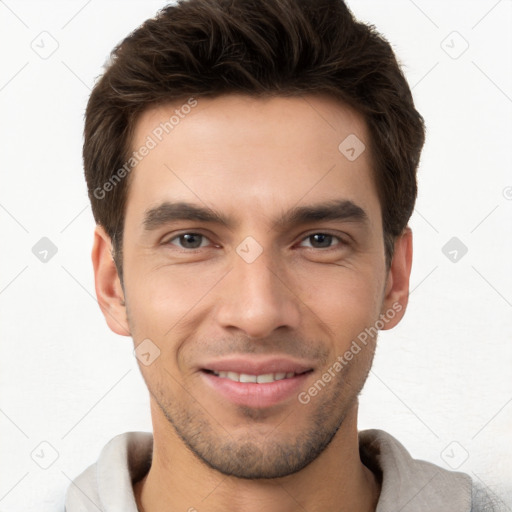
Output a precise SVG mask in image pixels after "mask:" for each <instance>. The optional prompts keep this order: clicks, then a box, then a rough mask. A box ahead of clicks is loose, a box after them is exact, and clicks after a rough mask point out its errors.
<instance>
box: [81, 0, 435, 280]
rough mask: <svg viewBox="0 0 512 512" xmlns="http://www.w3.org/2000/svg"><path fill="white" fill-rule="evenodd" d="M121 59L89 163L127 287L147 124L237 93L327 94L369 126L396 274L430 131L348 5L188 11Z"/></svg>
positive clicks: (199, 6) (394, 67) (208, 0)
mask: <svg viewBox="0 0 512 512" xmlns="http://www.w3.org/2000/svg"><path fill="white" fill-rule="evenodd" d="M111 57H112V62H111V64H110V65H109V67H108V68H107V70H106V71H105V73H104V74H103V76H102V77H101V78H100V79H99V81H98V82H97V83H96V85H95V86H94V89H93V91H92V94H91V96H90V98H89V102H88V105H87V110H86V116H85V130H84V139H85V140H84V147H83V158H84V167H85V177H86V180H87V186H88V191H89V198H90V200H91V205H92V211H93V214H94V218H95V220H96V222H97V223H98V224H100V225H101V226H103V227H104V229H105V231H106V232H107V233H108V235H109V236H110V237H111V239H112V242H113V249H114V258H115V260H116V264H117V268H118V270H119V271H120V276H121V278H122V273H121V271H122V256H120V255H122V234H123V225H124V216H125V206H126V196H127V190H128V184H129V180H128V179H118V180H116V181H115V182H114V183H112V179H114V178H116V176H115V173H116V172H118V171H119V170H120V169H122V168H123V166H126V162H127V160H128V159H129V153H130V146H131V143H132V135H133V131H134V127H135V124H136V122H137V120H138V117H139V116H140V114H141V112H142V111H144V110H146V109H148V108H149V107H153V106H156V105H159V104H164V103H169V102H174V101H176V100H179V99H183V98H186V97H190V96H193V97H195V98H199V97H201V96H203V97H216V96H219V95H223V94H228V93H239V94H240V93H241V94H248V95H251V96H261V97H263V96H272V95H274V96H298V95H304V94H317V93H319V94H327V95H330V96H332V97H334V98H336V99H339V100H340V101H342V102H344V103H345V104H348V105H349V106H351V107H352V108H354V109H355V110H356V111H358V112H359V113H360V114H361V115H362V116H363V117H364V119H365V121H366V123H367V126H368V129H369V134H370V141H369V145H370V149H371V153H372V156H373V164H374V173H375V180H376V184H377V190H378V193H379V199H380V204H381V210H382V218H383V231H384V242H385V252H386V261H387V263H388V265H389V263H390V261H391V258H392V255H393V248H394V241H395V239H396V237H397V236H399V235H400V234H401V233H402V232H403V230H404V228H405V227H406V225H407V222H408V221H409V218H410V216H411V214H412V211H413V208H414V203H415V200H416V194H417V184H416V169H417V166H418V163H419V158H420V153H421V148H422V146H423V143H424V138H425V134H424V124H423V119H422V117H421V116H420V115H419V113H418V112H417V111H416V109H415V108H414V103H413V100H412V96H411V91H410V89H409V86H408V85H407V82H406V80H405V78H404V75H403V74H402V72H401V70H400V67H399V65H398V63H397V60H396V58H395V55H394V53H393V50H392V49H391V46H390V45H389V43H388V42H387V41H386V40H385V39H384V38H383V37H382V36H381V35H380V34H379V33H378V32H376V30H375V29H374V28H373V27H371V26H368V25H366V24H363V23H360V22H357V21H356V20H355V19H354V17H353V16H352V14H351V13H350V11H349V10H348V8H347V6H346V5H345V4H344V2H343V1H342V0H181V1H180V2H179V3H178V4H176V5H169V6H167V7H165V8H164V9H162V10H161V11H160V12H159V13H158V14H157V16H156V17H155V18H151V19H149V20H147V21H146V22H145V23H144V24H143V25H141V26H140V27H139V28H138V29H136V30H135V31H134V32H133V33H131V34H130V35H129V36H128V37H126V39H124V40H123V41H122V42H121V43H120V44H119V45H118V46H117V47H116V48H115V49H114V50H113V51H112V54H111ZM125 168H126V167H125ZM124 174H125V173H123V175H124ZM117 178H119V173H118V174H117ZM109 182H110V183H111V185H112V186H109V187H108V196H106V194H105V190H107V189H106V188H104V185H105V184H106V183H109ZM98 191H100V192H98Z"/></svg>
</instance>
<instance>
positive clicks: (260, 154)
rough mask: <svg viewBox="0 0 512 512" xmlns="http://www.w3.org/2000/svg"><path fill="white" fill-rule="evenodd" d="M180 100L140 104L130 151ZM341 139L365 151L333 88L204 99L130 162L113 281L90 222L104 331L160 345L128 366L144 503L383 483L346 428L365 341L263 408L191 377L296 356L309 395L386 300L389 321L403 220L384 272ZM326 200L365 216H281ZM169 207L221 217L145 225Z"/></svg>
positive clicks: (317, 492) (373, 490)
mask: <svg viewBox="0 0 512 512" xmlns="http://www.w3.org/2000/svg"><path fill="white" fill-rule="evenodd" d="M178 106H179V105H178ZM176 107H177V105H176V104H173V105H165V106H160V107H158V108H153V109H151V110H148V111H146V112H144V113H143V115H142V116H141V118H140V119H139V121H138V123H137V126H136V130H135V133H134V140H133V148H138V147H140V146H141V145H142V144H144V141H145V140H146V137H147V136H148V135H149V134H151V132H152V130H154V128H155V127H156V126H158V125H159V123H160V122H162V121H165V120H166V119H169V117H170V116H171V115H172V114H173V111H174V109H175V108H176ZM350 134H356V135H357V137H358V138H359V139H360V140H362V141H363V142H364V143H365V145H366V147H367V148H369V146H370V141H369V139H368V131H367V127H366V125H365V122H364V120H363V119H362V117H361V116H360V115H359V114H358V113H356V112H355V111H353V110H352V109H350V108H348V107H347V106H345V105H343V104H342V103H340V102H339V101H336V100H334V99H331V98H328V97H323V96H304V97H296V98H284V97H274V98H270V99H269V98H267V99H261V98H259V99H256V98H251V97H246V96H241V95H226V96H222V97H218V98H215V99H202V98H200V99H198V105H197V107H195V108H194V109H193V110H192V111H191V113H190V114H188V115H187V116H186V117H185V118H184V119H182V120H180V123H179V125H177V126H176V127H175V128H174V130H173V131H172V132H171V133H170V134H169V135H168V136H166V137H165V138H164V139H163V140H162V141H161V142H160V143H159V144H158V145H157V146H156V147H155V148H154V149H152V150H151V151H150V152H149V154H148V155H147V156H146V157H145V158H144V159H143V160H142V161H141V162H140V163H139V164H138V165H137V167H136V169H135V170H134V171H132V174H131V176H130V186H129V193H128V200H127V208H126V218H125V229H124V237H123V262H122V263H123V272H124V282H123V285H121V283H120V280H119V277H118V273H117V269H116V267H115V264H114V262H113V259H112V245H111V241H110V239H109V237H108V235H106V233H105V231H104V230H103V228H102V227H100V226H98V227H97V229H96V233H95V244H94V249H93V264H94V271H95V280H96V293H97V297H98V301H99V304H100V307H101V308H102V311H103V313H104V315H105V318H106V321H107V323H108V325H109V326H110V328H111V329H112V330H113V331H114V332H116V333H118V334H122V335H130V336H132V338H133V340H134V344H135V346H137V345H139V343H141V342H142V341H143V340H145V339H148V338H149V339H150V340H151V341H152V342H153V343H154V344H155V345H156V346H158V348H159V350H160V356H159V357H158V358H157V359H155V360H154V362H153V363H152V364H150V365H149V366H145V365H142V364H140V369H141V372H142V375H143V377H144V379H145V381H146V384H147V386H148V389H149V391H150V398H151V413H152V421H153V430H154V454H153V462H152V466H151V469H150V471H149V473H148V475H147V476H146V477H145V478H144V479H143V480H142V481H140V482H138V483H137V484H136V485H135V495H136V497H137V502H138V505H139V508H140V509H141V510H144V511H146V512H153V511H155V512H156V511H159V510H189V509H190V508H191V507H194V508H195V509H197V510H199V511H200V510H208V511H214V512H216V511H219V512H221V511H225V510H228V509H229V510H232V511H244V512H253V511H254V512H255V511H260V510H265V511H266V512H273V511H276V512H277V511H279V512H283V511H285V512H286V511H290V512H291V511H295V510H298V509H301V508H303V509H304V510H308V511H309V512H315V511H320V510H333V511H334V510H336V511H340V512H342V511H343V512H348V511H358V512H361V511H373V510H375V506H376V503H377V500H378V495H379V491H380V484H379V481H378V478H377V477H376V475H374V474H373V473H372V472H371V471H370V470H369V469H368V468H366V466H364V465H363V464H362V462H361V460H360V457H359V451H358V450H359V449H358V437H357V408H358V401H357V396H358V394H359V392H360V390H361V389H362V387H363V385H364V382H365V380H366V378H367V375H368V372H369V370H370V367H371V363H372V359H373V354H374V350H375V343H376V339H375V337H374V338H369V340H368V343H367V344H366V345H365V346H362V350H361V351H360V352H359V353H358V354H357V355H355V356H354V357H353V358H352V359H351V361H350V362H348V363H347V364H346V365H345V366H344V367H343V370H342V371H340V372H338V373H336V376H335V377H333V378H332V380H331V381H330V382H329V383H328V384H327V385H326V386H325V387H324V388H322V389H321V391H319V392H318V394H317V395H316V396H314V397H311V400H310V402H309V403H307V404H304V403H301V402H300V401H299V400H298V399H297V395H296V394H294V395H293V396H291V397H287V398H286V399H285V400H282V401H281V402H279V403H278V404H276V405H272V406H269V407H257V406H251V407H246V406H240V405H236V404H233V403H231V402H229V401H226V400H225V399H224V398H223V397H221V396H219V394H218V393H217V392H216V391H215V390H213V389H212V388H211V387H209V386H208V385H206V384H205V379H204V374H203V372H202V368H203V366H204V365H205V361H206V362H207V361H211V360H212V359H215V358H219V357H228V356H231V355H233V354H236V355H243V356H245V357H253V358H258V357H263V356H269V355H276V356H277V355H278V356H285V357H291V358H294V360H300V361H301V362H305V363H306V364H307V365H308V366H309V367H311V369H312V371H311V372H310V373H309V374H308V375H307V376H306V377H305V379H304V382H303V385H302V387H301V391H307V390H308V389H309V388H311V386H312V385H313V384H314V383H315V382H317V381H318V379H319V378H321V376H322V374H323V373H325V372H326V371H327V370H328V368H329V367H332V365H333V363H334V362H335V361H336V358H337V357H338V356H340V355H342V354H343V353H345V351H346V350H347V349H348V348H349V347H350V346H351V343H352V341H353V340H354V339H356V338H357V336H358V335H359V334H360V333H361V332H363V331H364V329H365V328H367V327H371V326H374V325H375V323H376V321H377V320H379V318H381V316H380V315H386V314H387V312H389V310H390V309H393V305H395V308H394V309H395V314H394V315H393V318H388V321H387V323H386V324H385V326H384V328H386V329H388V328H392V327H394V326H395V325H396V324H397V323H398V322H399V321H400V319H401V318H402V316H403V314H404V312H405V309H406V306H407V297H408V291H409V275H410V270H411V261H412V235H411V231H410V230H409V229H408V228H406V229H405V231H404V233H403V235H402V236H400V237H398V239H397V240H396V243H395V251H394V256H393V260H392V262H391V265H390V268H389V269H388V268H387V267H386V263H385V253H384V241H383V231H382V217H381V211H380V204H379V199H378V195H377V190H376V186H375V181H374V178H373V174H372V173H373V171H372V161H371V155H370V151H369V149H366V151H364V152H363V153H362V154H361V155H360V156H359V157H358V158H357V159H356V160H355V161H353V162H351V161H349V160H348V159H347V158H346V157H345V156H344V155H343V154H342V153H341V152H340V151H339V150H338V145H339V144H340V143H341V142H342V141H343V140H344V139H345V138H346V137H347V136H348V135H350ZM339 201H351V202H352V203H354V204H355V205H357V206H358V207H359V208H361V209H362V210H363V211H364V214H365V218H364V219H360V218H354V217H348V218H342V219H331V220H321V219H320V220H308V221H307V222H303V221H301V222H299V223H294V224H291V223H290V222H289V220H290V219H286V218H285V219H284V220H282V222H279V221H278V220H279V219H282V218H283V215H284V216H285V217H286V213H288V212H290V211H292V210H293V209H294V208H297V207H305V206H318V205H326V204H327V205H332V204H334V202H339ZM164 202H169V203H173V204H175V203H189V204H191V205H194V206H196V207H200V208H205V207H207V208H209V209H211V210H213V211H215V212H217V213H218V214H219V215H222V216H223V217H225V218H226V219H227V220H228V221H229V223H230V224H229V225H228V226H225V225H222V224H220V223H218V222H206V221H202V220H190V219H174V220H172V219H168V221H167V222H164V223H159V222H156V221H155V222H154V225H152V228H151V229H148V228H147V226H146V227H145V225H144V218H145V215H147V212H148V211H149V210H151V209H153V208H155V207H158V206H159V205H161V204H162V203H164ZM185 233H196V234H198V235H204V237H205V238H200V237H199V238H197V237H196V238H194V237H192V238H190V237H189V238H188V240H189V242H190V240H192V241H193V242H194V241H195V242H196V243H200V247H198V248H195V249H194V248H192V249H191V248H189V247H190V245H188V246H187V245H185V246H183V244H184V243H187V241H186V240H185V239H184V238H180V237H179V236H180V235H183V234H185ZM315 233H316V234H318V233H320V234H322V233H324V234H328V235H332V238H329V237H327V238H326V237H325V236H324V237H322V236H320V237H318V236H317V237H313V238H311V236H312V235H314V234H315ZM248 236H250V237H252V238H253V239H254V240H255V241H257V243H258V244H259V246H260V247H261V249H262V252H261V254H260V255H259V256H258V257H257V258H256V259H255V260H254V261H253V262H251V263H247V262H246V261H245V260H244V259H243V258H242V257H240V255H239V253H237V251H236V249H237V247H238V246H239V244H240V243H241V242H242V241H243V240H244V239H246V237H248ZM180 244H181V246H180ZM251 250H253V249H251ZM397 304H398V305H399V307H400V311H396V309H397Z"/></svg>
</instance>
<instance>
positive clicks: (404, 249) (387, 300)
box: [381, 227, 412, 330]
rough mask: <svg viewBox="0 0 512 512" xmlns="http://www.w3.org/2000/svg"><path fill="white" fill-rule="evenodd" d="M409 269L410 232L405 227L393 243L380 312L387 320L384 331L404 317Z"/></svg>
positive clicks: (410, 252)
mask: <svg viewBox="0 0 512 512" xmlns="http://www.w3.org/2000/svg"><path fill="white" fill-rule="evenodd" d="M411 267H412V231H411V228H409V227H406V228H405V229H404V231H403V233H402V234H401V235H400V236H399V237H398V238H397V239H396V241H395V250H394V253H393V259H392V261H391V266H390V269H389V272H388V278H387V282H386V290H385V295H384V301H383V303H382V311H381V314H383V315H385V316H386V317H387V318H388V321H387V322H386V324H385V327H384V328H383V329H384V330H386V329H391V328H393V327H395V325H397V324H398V323H399V322H400V320H401V319H402V317H403V316H404V313H405V310H406V308H407V303H408V301H409V277H410V275H411ZM391 312H392V313H391ZM388 313H390V314H388Z"/></svg>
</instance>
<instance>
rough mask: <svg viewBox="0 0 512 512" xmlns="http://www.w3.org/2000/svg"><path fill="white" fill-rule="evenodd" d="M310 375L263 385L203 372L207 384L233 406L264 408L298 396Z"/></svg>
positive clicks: (303, 374)
mask: <svg viewBox="0 0 512 512" xmlns="http://www.w3.org/2000/svg"><path fill="white" fill-rule="evenodd" d="M310 373H311V372H306V373H302V374H300V375H295V376H294V377H291V378H289V379H281V380H276V381H274V382H266V383H263V384H257V383H255V382H236V381H234V380H230V379H227V378H225V377H217V376H216V375H214V374H212V373H207V372H202V375H203V378H204V379H205V381H206V383H207V384H208V385H209V386H210V387H211V388H212V389H213V390H214V391H216V392H217V393H219V394H220V395H222V396H223V397H224V398H226V399H227V400H229V401H230V402H232V403H233V404H235V405H244V406H246V407H254V408H264V407H271V406H273V405H277V404H279V403H280V402H283V401H284V400H286V399H289V398H290V397H292V396H296V395H297V394H298V393H299V392H300V389H301V388H303V386H304V382H305V380H306V379H307V378H308V376H309V374H310Z"/></svg>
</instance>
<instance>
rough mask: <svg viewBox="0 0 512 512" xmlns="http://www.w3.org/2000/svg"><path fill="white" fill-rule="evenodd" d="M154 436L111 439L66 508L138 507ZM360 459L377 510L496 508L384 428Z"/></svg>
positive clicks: (368, 440)
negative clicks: (376, 481)
mask: <svg viewBox="0 0 512 512" xmlns="http://www.w3.org/2000/svg"><path fill="white" fill-rule="evenodd" d="M152 448H153V437H152V435H151V434H149V433H146V432H128V433H125V434H121V435H119V436H117V437H115V438H114V439H112V440H111V441H110V442H109V443H108V444H107V445H106V446H105V447H104V448H103V450H102V452H101V454H100V457H99V459H98V461H97V462H96V464H93V465H92V466H90V467H89V468H88V469H86V470H85V471H84V472H83V473H82V474H81V475H80V476H78V477H77V478H76V479H75V480H74V481H73V483H72V484H71V485H70V486H69V489H68V492H67V496H66V512H98V511H102V512H137V505H136V502H135V498H134V495H133V483H134V482H136V481H138V480H140V479H141V478H142V477H143V476H144V475H145V474H146V473H147V472H148V471H149V468H150V466H151V457H152ZM359 452H360V456H361V460H362V462H363V463H364V464H365V465H366V466H367V467H368V468H370V469H371V470H372V471H373V472H374V473H376V474H377V475H380V477H381V481H382V488H381V493H380V497H379V502H378V504H377V509H376V512H397V511H400V512H444V511H446V512H495V511H497V510H498V508H497V506H496V505H493V504H492V500H491V498H490V497H489V496H488V495H487V494H486V493H485V492H484V491H483V489H479V488H477V487H476V486H475V485H474V484H473V483H472V480H471V478H470V477H469V476H468V475H466V474H464V473H459V472H453V471H447V470H445V469H443V468H441V467H439V466H436V465H434V464H431V463H430V462H425V461H422V460H415V459H413V458H412V457H411V456H410V455H409V453H408V452H407V450H406V449H405V448H404V447H403V446H402V445H401V444H400V443H399V442H398V441H397V440H396V439H395V438H394V437H393V436H391V435H390V434H388V433H386V432H384V431H382V430H363V431H361V432H359Z"/></svg>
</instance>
